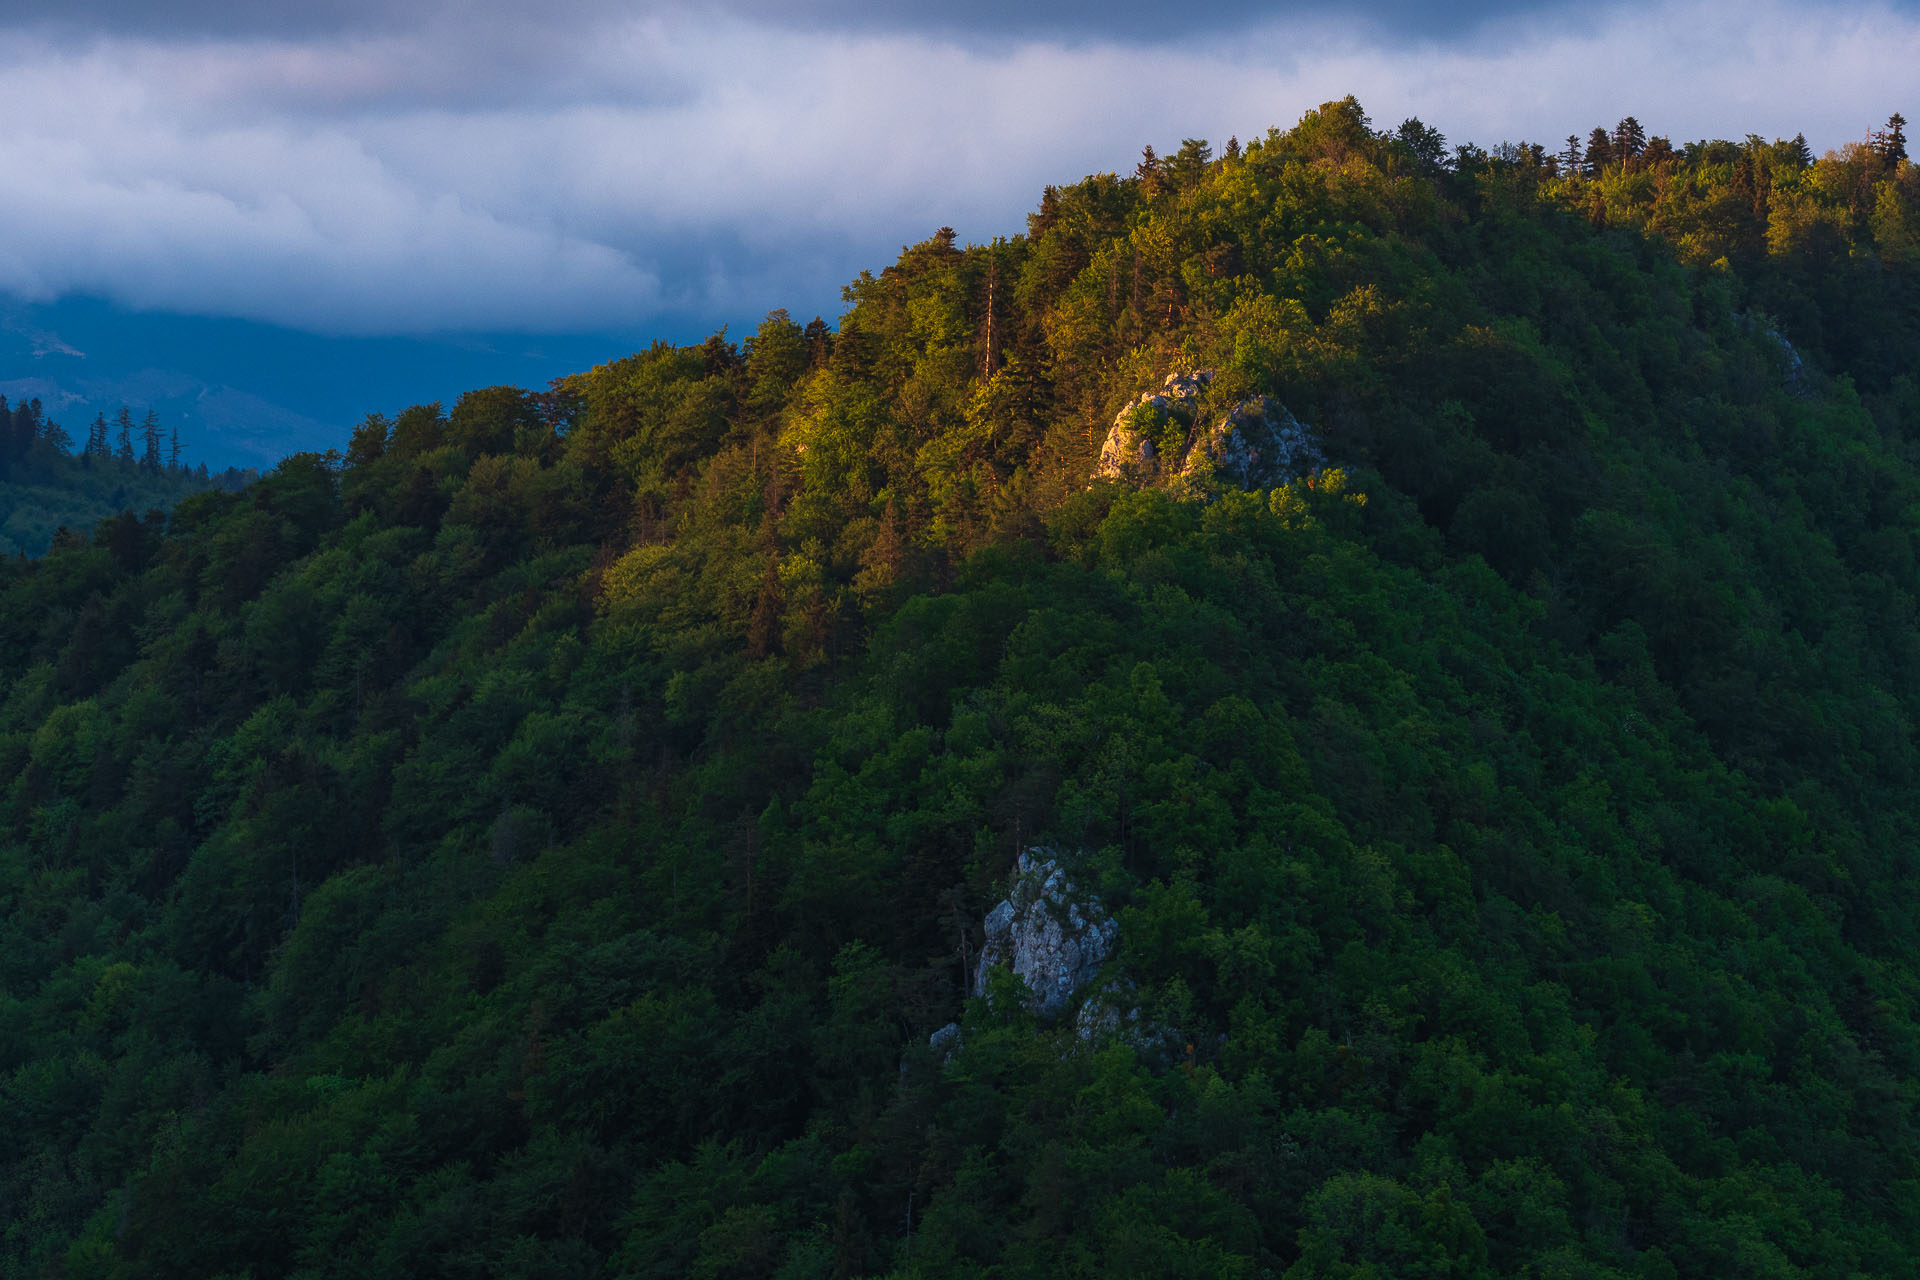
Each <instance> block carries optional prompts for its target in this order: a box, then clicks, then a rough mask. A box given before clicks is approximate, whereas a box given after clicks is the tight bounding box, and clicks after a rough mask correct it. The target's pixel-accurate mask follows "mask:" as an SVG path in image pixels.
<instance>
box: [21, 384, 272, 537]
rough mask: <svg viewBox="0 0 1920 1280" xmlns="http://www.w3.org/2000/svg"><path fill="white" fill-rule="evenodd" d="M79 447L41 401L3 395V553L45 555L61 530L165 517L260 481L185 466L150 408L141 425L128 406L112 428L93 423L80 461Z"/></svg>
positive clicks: (231, 471) (233, 471)
mask: <svg viewBox="0 0 1920 1280" xmlns="http://www.w3.org/2000/svg"><path fill="white" fill-rule="evenodd" d="M116 429H117V431H118V436H119V445H118V447H117V448H115V447H114V444H113V435H114V432H115V430H116ZM136 437H137V438H138V440H139V444H140V447H139V449H138V450H137V451H136V449H135V439H136ZM74 444H75V441H74V440H73V437H72V436H71V435H70V434H69V433H68V432H67V429H66V428H65V427H63V426H61V425H60V424H59V423H57V422H54V421H52V420H51V419H49V418H48V417H47V414H46V409H45V407H44V406H43V405H42V404H41V403H40V401H39V400H38V399H29V400H25V401H23V402H21V403H20V404H17V405H9V404H8V403H7V398H6V397H5V396H0V555H8V556H11V555H22V554H24V555H30V556H37V555H41V554H43V553H44V552H45V551H46V550H47V549H48V548H49V547H50V546H52V545H53V542H54V539H55V538H57V537H59V536H60V533H61V530H63V529H64V530H67V531H69V532H71V533H74V534H77V535H78V536H80V537H82V538H84V537H85V536H86V534H87V533H88V531H90V530H91V529H92V528H93V527H94V525H95V524H96V523H97V522H99V521H100V520H101V519H103V518H105V517H107V516H111V515H114V514H116V513H118V512H121V511H152V512H157V513H161V514H162V516H163V515H164V511H165V509H166V508H167V507H169V506H171V505H173V503H175V502H176V501H178V500H179V499H181V498H184V497H186V496H187V495H188V494H190V493H198V492H200V491H201V490H203V489H209V488H214V487H219V488H225V489H238V488H242V487H244V486H245V485H247V484H248V483H250V482H252V481H253V480H255V479H257V478H258V477H257V475H256V474H255V473H254V472H252V471H242V470H239V469H237V468H233V467H229V468H227V469H226V470H225V471H223V472H219V473H217V474H210V473H209V472H208V471H207V467H206V464H205V463H201V464H199V465H198V466H189V465H187V463H185V462H184V461H183V460H182V458H181V450H180V441H179V437H178V435H177V434H176V433H172V432H168V433H166V435H165V437H164V439H163V435H162V432H161V429H160V423H159V420H158V418H157V417H156V416H155V415H154V413H153V412H152V411H151V410H149V411H148V412H147V414H146V417H145V421H144V422H143V423H141V424H140V425H138V426H136V425H135V424H134V421H133V415H132V411H131V410H129V409H128V408H127V407H126V406H125V405H122V406H121V407H120V412H119V414H118V416H117V421H116V422H114V423H109V422H108V421H107V420H106V418H105V417H104V416H96V417H95V419H94V421H93V425H92V426H91V427H89V428H88V430H87V438H86V439H85V440H84V441H82V442H80V446H79V450H78V453H77V455H76V453H75V450H74Z"/></svg>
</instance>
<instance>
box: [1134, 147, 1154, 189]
mask: <svg viewBox="0 0 1920 1280" xmlns="http://www.w3.org/2000/svg"><path fill="white" fill-rule="evenodd" d="M1133 177H1134V180H1135V181H1136V182H1138V183H1139V184H1140V187H1141V190H1142V191H1144V192H1145V193H1146V194H1147V195H1148V196H1149V197H1152V196H1157V195H1159V194H1160V157H1159V156H1157V155H1155V154H1154V153H1153V144H1152V143H1148V144H1147V145H1146V146H1144V147H1142V148H1140V163H1139V164H1137V165H1135V166H1134V169H1133Z"/></svg>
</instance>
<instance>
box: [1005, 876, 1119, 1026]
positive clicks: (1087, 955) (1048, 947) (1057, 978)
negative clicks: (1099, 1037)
mask: <svg viewBox="0 0 1920 1280" xmlns="http://www.w3.org/2000/svg"><path fill="white" fill-rule="evenodd" d="M1119 931H1120V926H1119V925H1118V924H1117V923H1116V922H1115V921H1114V919H1113V918H1112V917H1111V916H1109V915H1107V914H1106V912H1105V911H1103V910H1102V909H1101V907H1100V904H1099V902H1098V901H1097V900H1096V899H1095V898H1094V897H1093V896H1092V895H1090V894H1088V893H1085V892H1083V891H1082V890H1081V889H1080V888H1079V887H1078V886H1076V885H1075V884H1074V882H1073V880H1072V879H1071V878H1070V877H1069V876H1068V875H1067V873H1066V871H1065V870H1063V869H1062V868H1061V866H1060V863H1059V855H1058V854H1057V853H1055V852H1054V851H1052V850H1048V849H1028V850H1026V851H1025V852H1023V853H1022V854H1021V855H1020V857H1019V860H1018V861H1016V862H1015V863H1014V868H1013V876H1012V878H1011V880H1010V882H1009V884H1008V887H1007V896H1006V899H1005V900H1004V901H1002V902H1001V903H1000V905H999V906H997V907H995V908H994V909H993V910H992V911H991V912H989V913H988V914H987V921H986V935H987V936H986V942H985V944H984V945H983V946H982V947H981V948H980V963H979V966H978V968H976V969H975V970H974V975H973V989H974V991H975V992H976V993H979V992H983V991H985V989H986V981H987V971H988V970H989V969H991V968H993V966H994V965H996V964H1005V965H1007V966H1008V967H1009V968H1011V969H1012V970H1013V971H1014V972H1015V973H1017V974H1019V975H1020V978H1021V980H1022V981H1024V982H1025V983H1026V984H1027V989H1028V991H1030V992H1031V993H1032V995H1031V998H1030V999H1029V1001H1028V1007H1029V1008H1031V1009H1032V1010H1033V1011H1034V1012H1035V1013H1037V1014H1039V1015H1040V1016H1041V1017H1043V1018H1052V1017H1057V1016H1058V1015H1059V1014H1060V1013H1062V1012H1063V1011H1065V1009H1066V1007H1067V1005H1068V1004H1069V1003H1070V1002H1071V1001H1072V999H1073V997H1074V994H1075V993H1076V992H1078V991H1079V990H1080V989H1081V988H1082V987H1084V986H1086V985H1087V984H1088V983H1089V982H1091V981H1092V980H1093V978H1094V975H1095V973H1096V972H1097V971H1098V970H1099V968H1100V965H1101V963H1102V962H1103V961H1105V960H1106V958H1107V957H1108V956H1109V955H1110V954H1112V952H1113V944H1114V939H1115V937H1116V936H1117V935H1118V933H1119Z"/></svg>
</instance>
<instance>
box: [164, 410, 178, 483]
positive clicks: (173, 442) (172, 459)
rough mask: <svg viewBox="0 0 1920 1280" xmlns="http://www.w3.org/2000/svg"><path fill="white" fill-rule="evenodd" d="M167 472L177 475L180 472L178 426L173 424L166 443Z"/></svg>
mask: <svg viewBox="0 0 1920 1280" xmlns="http://www.w3.org/2000/svg"><path fill="white" fill-rule="evenodd" d="M167 470H168V471H170V472H172V473H174V474H176V475H177V474H179V471H180V424H179V423H175V424H174V425H173V426H172V427H171V428H170V429H169V438H168V441H167Z"/></svg>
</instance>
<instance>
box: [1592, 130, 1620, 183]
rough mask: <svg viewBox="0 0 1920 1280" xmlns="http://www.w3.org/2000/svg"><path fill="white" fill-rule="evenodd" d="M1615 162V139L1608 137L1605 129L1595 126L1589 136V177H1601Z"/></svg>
mask: <svg viewBox="0 0 1920 1280" xmlns="http://www.w3.org/2000/svg"><path fill="white" fill-rule="evenodd" d="M1613 160H1614V155H1613V139H1612V138H1610V137H1608V136H1607V131H1606V130H1605V129H1602V128H1601V127H1600V126H1599V125H1595V126H1594V127H1593V132H1592V133H1590V134H1588V135H1587V176H1588V177H1590V178H1597V177H1599V176H1600V175H1601V174H1602V173H1604V172H1606V168H1607V166H1608V165H1610V164H1612V163H1613Z"/></svg>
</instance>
